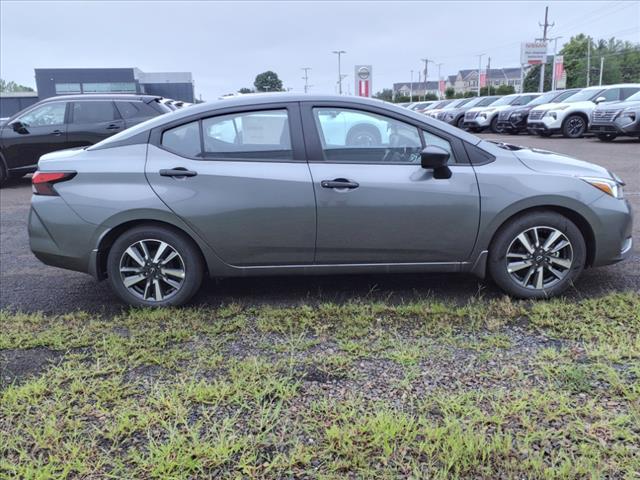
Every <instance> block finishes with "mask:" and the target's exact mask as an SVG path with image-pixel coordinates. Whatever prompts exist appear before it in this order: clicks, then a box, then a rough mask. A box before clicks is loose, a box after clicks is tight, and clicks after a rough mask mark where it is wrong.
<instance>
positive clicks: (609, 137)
mask: <svg viewBox="0 0 640 480" xmlns="http://www.w3.org/2000/svg"><path fill="white" fill-rule="evenodd" d="M616 137H617V135H616V134H615V133H600V134H598V140H600V141H601V142H612V141H613V140H615V139H616Z"/></svg>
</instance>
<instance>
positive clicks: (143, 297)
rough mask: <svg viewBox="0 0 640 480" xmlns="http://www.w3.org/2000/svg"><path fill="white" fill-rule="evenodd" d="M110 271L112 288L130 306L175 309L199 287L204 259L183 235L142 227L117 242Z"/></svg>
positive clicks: (114, 246) (112, 252)
mask: <svg viewBox="0 0 640 480" xmlns="http://www.w3.org/2000/svg"><path fill="white" fill-rule="evenodd" d="M107 272H108V277H109V283H110V284H111V287H112V288H113V290H114V291H115V293H116V294H117V295H118V296H119V297H120V298H121V299H122V300H123V301H124V302H126V303H128V304H129V305H134V306H147V307H165V306H176V305H182V304H183V303H185V302H187V301H188V300H189V299H190V298H191V297H192V296H193V295H194V294H195V293H196V292H197V291H198V289H199V288H200V285H201V283H202V276H203V260H202V256H201V255H200V252H199V250H198V248H197V247H196V246H195V245H194V244H193V242H192V241H191V240H190V239H188V238H187V237H185V236H184V235H182V234H180V233H178V232H176V231H174V230H172V229H170V228H166V227H160V226H154V225H149V226H140V227H135V228H133V229H131V230H128V231H126V232H125V233H123V234H122V235H121V236H120V237H118V239H117V240H116V241H115V243H114V244H113V246H112V247H111V250H110V251H109V256H108V258H107Z"/></svg>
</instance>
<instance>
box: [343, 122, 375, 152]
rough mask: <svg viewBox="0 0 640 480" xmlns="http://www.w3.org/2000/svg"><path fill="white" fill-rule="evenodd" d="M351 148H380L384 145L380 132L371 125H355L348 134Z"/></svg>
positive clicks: (348, 143) (348, 142)
mask: <svg viewBox="0 0 640 480" xmlns="http://www.w3.org/2000/svg"><path fill="white" fill-rule="evenodd" d="M346 140H347V145H349V146H362V147H369V146H379V145H380V144H381V143H382V138H381V137H380V131H379V130H378V129H377V128H376V127H373V126H371V125H354V126H353V127H351V128H350V129H349V132H348V133H347V139H346Z"/></svg>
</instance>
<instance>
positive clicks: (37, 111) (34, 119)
mask: <svg viewBox="0 0 640 480" xmlns="http://www.w3.org/2000/svg"><path fill="white" fill-rule="evenodd" d="M66 107H67V104H66V102H56V103H49V104H45V105H42V106H41V107H37V108H34V109H33V110H31V111H30V112H27V113H25V114H24V115H22V116H21V117H18V119H17V120H18V121H20V122H22V124H23V125H24V126H25V127H44V126H49V125H62V124H63V123H64V112H65V110H66Z"/></svg>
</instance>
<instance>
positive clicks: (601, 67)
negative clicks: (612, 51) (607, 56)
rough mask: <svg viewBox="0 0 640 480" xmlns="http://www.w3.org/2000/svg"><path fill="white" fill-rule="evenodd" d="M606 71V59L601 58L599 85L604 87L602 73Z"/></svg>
mask: <svg viewBox="0 0 640 480" xmlns="http://www.w3.org/2000/svg"><path fill="white" fill-rule="evenodd" d="M603 70H604V57H600V83H599V84H598V85H600V86H602V71H603Z"/></svg>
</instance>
